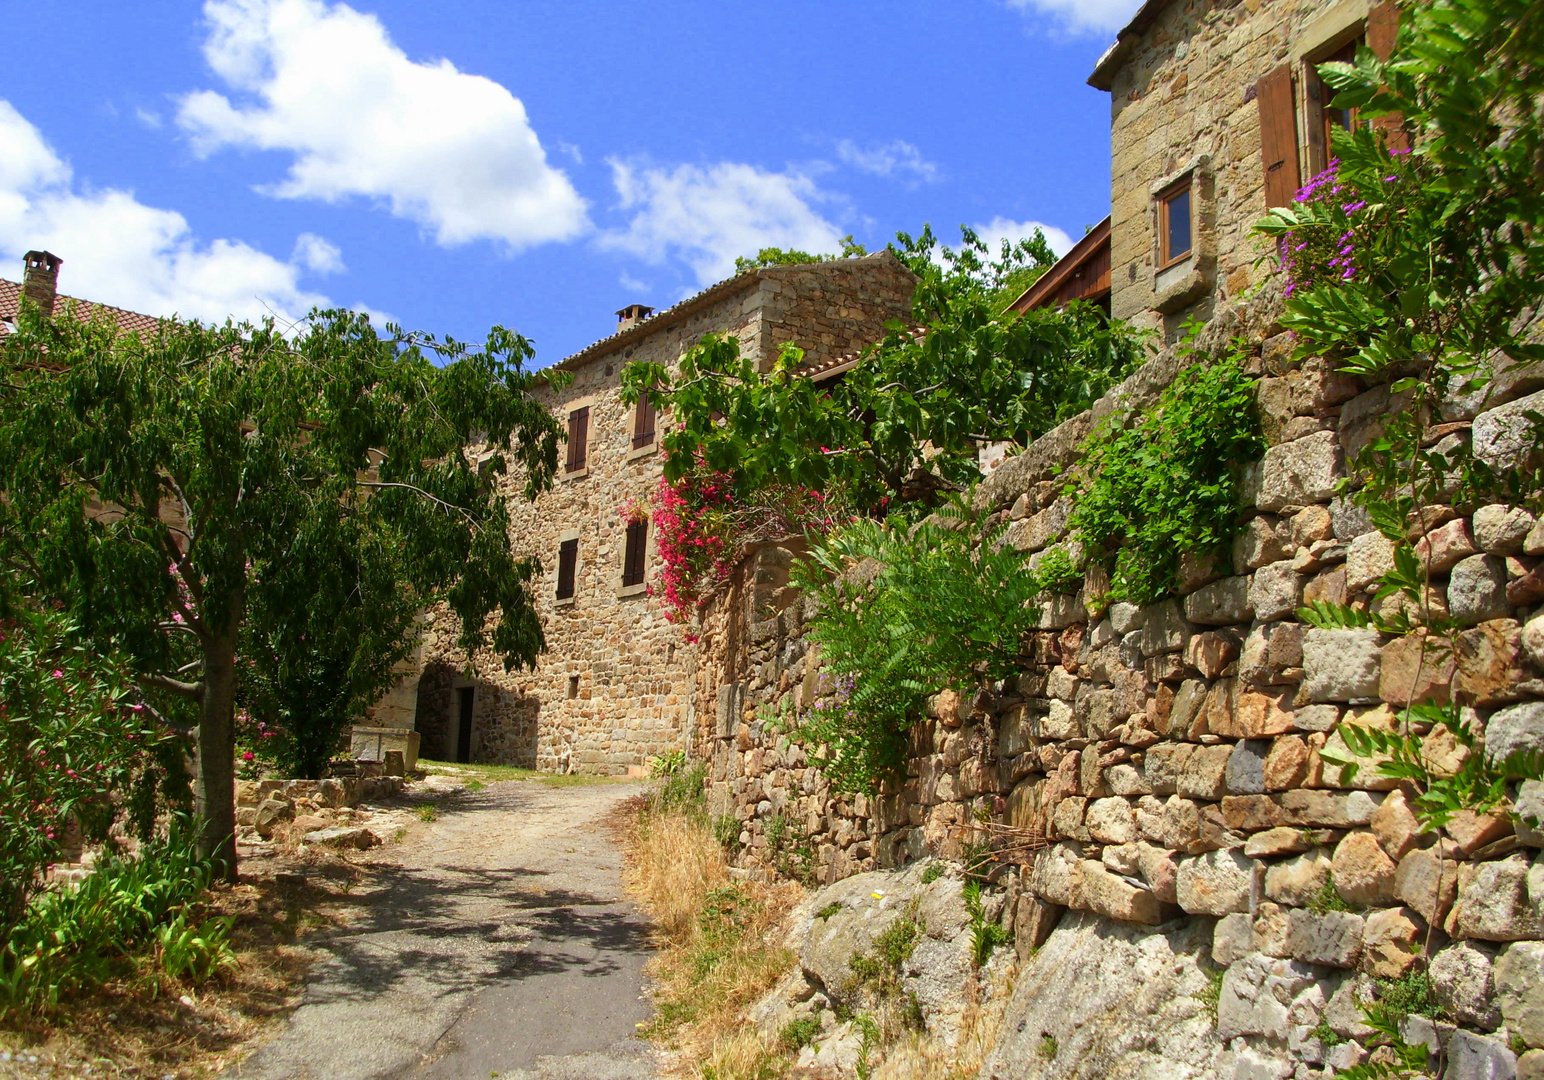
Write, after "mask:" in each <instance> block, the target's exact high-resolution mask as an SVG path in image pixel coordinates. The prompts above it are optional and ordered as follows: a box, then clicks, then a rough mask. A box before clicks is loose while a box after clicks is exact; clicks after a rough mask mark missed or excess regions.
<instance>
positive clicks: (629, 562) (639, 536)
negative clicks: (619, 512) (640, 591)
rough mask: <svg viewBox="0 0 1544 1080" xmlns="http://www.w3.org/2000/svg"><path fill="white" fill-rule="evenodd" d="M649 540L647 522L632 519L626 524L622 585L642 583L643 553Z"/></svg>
mask: <svg viewBox="0 0 1544 1080" xmlns="http://www.w3.org/2000/svg"><path fill="white" fill-rule="evenodd" d="M648 542H649V523H648V522H647V521H634V522H632V523H631V524H630V525H628V526H627V546H626V549H625V551H624V554H623V556H622V587H623V588H627V587H628V586H630V585H642V584H643V554H644V549H645V548H646V546H647V545H648Z"/></svg>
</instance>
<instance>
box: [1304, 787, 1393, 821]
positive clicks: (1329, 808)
mask: <svg viewBox="0 0 1544 1080" xmlns="http://www.w3.org/2000/svg"><path fill="white" fill-rule="evenodd" d="M1382 803H1383V796H1382V795H1381V794H1380V793H1376V792H1368V791H1346V792H1339V791H1316V790H1312V789H1308V788H1300V789H1298V790H1297V791H1284V792H1282V794H1281V807H1282V809H1283V810H1285V811H1286V813H1287V818H1288V824H1291V825H1315V826H1323V827H1326V828H1331V829H1352V828H1356V827H1357V826H1359V825H1367V824H1369V823H1371V821H1372V815H1373V814H1374V813H1375V812H1376V811H1377V809H1378V807H1379V806H1380V805H1382Z"/></svg>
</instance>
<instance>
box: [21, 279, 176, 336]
mask: <svg viewBox="0 0 1544 1080" xmlns="http://www.w3.org/2000/svg"><path fill="white" fill-rule="evenodd" d="M20 307H21V285H20V284H19V283H18V282H15V281H6V280H5V279H4V278H0V334H8V333H10V332H11V327H12V326H13V325H14V324H15V321H16V312H17V310H18V309H19V308H20ZM54 311H55V312H56V313H61V314H62V313H63V312H65V311H73V312H74V314H75V317H76V318H78V319H81V320H82V321H88V320H90V319H93V318H96V317H97V316H98V315H99V314H100V315H106V316H107V317H108V318H109V319H111V320H112V321H113V322H114V323H115V324H116V325H117V327H118V329H119V330H122V331H124V332H125V333H129V334H142V333H152V332H154V331H155V329H156V327H158V326H160V325H161V320H160V319H158V318H156V317H155V316H153V315H141V314H140V313H139V312H137V311H125V310H124V309H123V308H116V307H113V306H111V305H110V304H93V303H92V302H91V301H89V300H79V299H76V298H75V297H73V296H60V297H58V298H57V299H56V300H55V301H54Z"/></svg>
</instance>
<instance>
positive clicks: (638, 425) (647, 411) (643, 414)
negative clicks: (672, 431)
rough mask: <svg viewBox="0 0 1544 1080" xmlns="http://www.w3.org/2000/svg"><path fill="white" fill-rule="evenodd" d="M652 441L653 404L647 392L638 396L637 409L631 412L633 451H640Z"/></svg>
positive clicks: (641, 392) (642, 392)
mask: <svg viewBox="0 0 1544 1080" xmlns="http://www.w3.org/2000/svg"><path fill="white" fill-rule="evenodd" d="M653 441H654V402H652V401H650V400H649V392H648V391H647V390H642V391H640V392H639V394H638V407H637V408H636V409H635V410H633V449H634V450H641V449H643V448H644V447H645V446H648V445H649V444H650V443H652V442H653Z"/></svg>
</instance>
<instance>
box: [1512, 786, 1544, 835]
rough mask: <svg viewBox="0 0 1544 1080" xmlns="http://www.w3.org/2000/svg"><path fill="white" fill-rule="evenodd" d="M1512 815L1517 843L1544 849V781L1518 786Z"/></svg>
mask: <svg viewBox="0 0 1544 1080" xmlns="http://www.w3.org/2000/svg"><path fill="white" fill-rule="evenodd" d="M1512 813H1513V815H1514V818H1515V820H1514V821H1513V822H1512V827H1513V828H1514V829H1516V830H1517V842H1518V843H1520V844H1526V845H1527V846H1528V847H1535V848H1537V847H1544V780H1524V781H1523V782H1522V783H1521V784H1519V785H1517V798H1516V799H1514V800H1513V801H1512Z"/></svg>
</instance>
